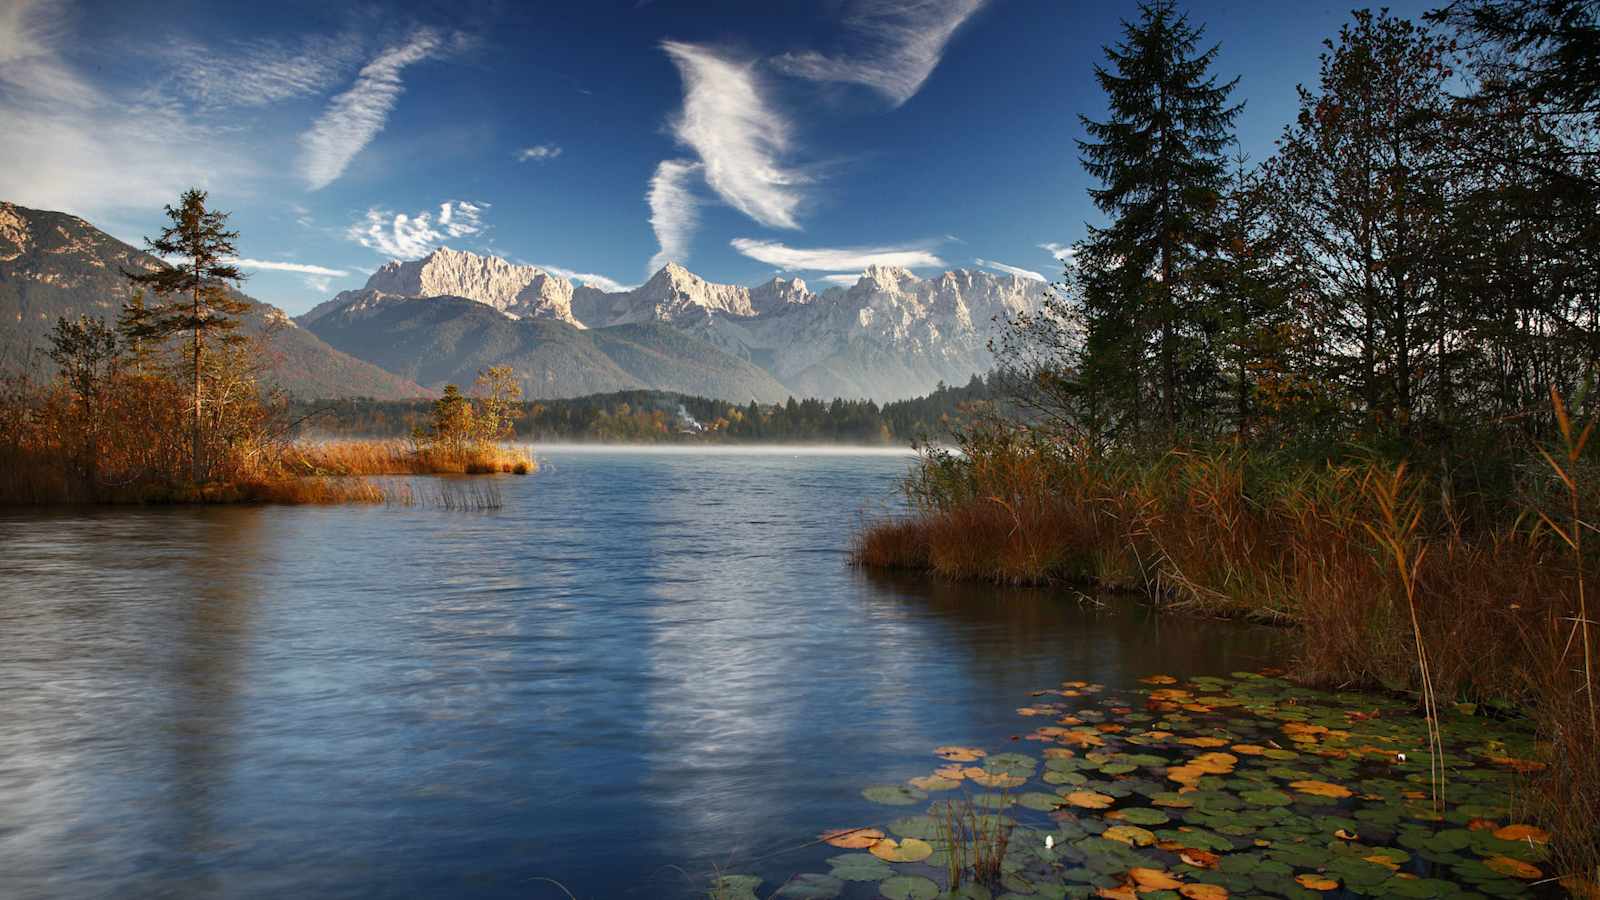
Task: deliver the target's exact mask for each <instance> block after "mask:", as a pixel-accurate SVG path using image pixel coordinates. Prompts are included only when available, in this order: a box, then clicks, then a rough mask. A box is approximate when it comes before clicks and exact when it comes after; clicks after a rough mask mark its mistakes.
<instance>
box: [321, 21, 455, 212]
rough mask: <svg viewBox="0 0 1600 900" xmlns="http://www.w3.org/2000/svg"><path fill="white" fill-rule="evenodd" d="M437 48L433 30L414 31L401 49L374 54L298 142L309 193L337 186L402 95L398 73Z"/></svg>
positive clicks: (435, 35)
mask: <svg viewBox="0 0 1600 900" xmlns="http://www.w3.org/2000/svg"><path fill="white" fill-rule="evenodd" d="M442 43H443V41H442V39H441V38H440V36H439V33H438V32H436V31H434V30H433V29H431V28H420V29H418V30H417V31H415V32H413V33H412V35H411V37H410V38H408V39H407V40H406V41H405V42H404V43H400V44H397V45H395V46H393V47H390V48H389V49H387V50H385V51H383V52H382V53H380V54H378V55H377V57H375V58H374V59H373V60H372V62H369V63H367V64H366V66H365V67H363V68H362V70H361V74H360V75H359V76H357V77H356V83H355V84H354V85H352V86H351V87H350V89H349V90H347V91H345V92H344V93H342V94H340V95H338V96H337V97H334V98H333V100H332V101H331V102H330V103H329V104H328V108H327V109H326V110H325V111H323V113H322V116H321V117H320V118H318V119H317V121H316V122H315V123H313V124H312V126H311V130H309V131H307V132H306V133H305V134H302V135H301V136H300V147H301V162H300V169H301V175H302V176H303V177H304V178H305V181H306V184H307V185H308V186H309V187H310V188H311V189H312V190H314V191H315V190H321V189H322V188H325V187H327V186H328V185H330V184H332V183H333V182H334V181H336V180H338V178H339V176H340V175H343V174H344V170H345V168H346V167H348V166H349V165H350V161H351V160H353V159H355V157H356V154H357V153H360V152H361V150H362V148H364V147H366V146H367V144H369V143H371V142H372V139H373V138H375V137H377V136H378V133H379V132H381V131H383V126H384V124H385V123H387V122H388V120H389V112H390V111H391V110H393V109H394V105H395V103H396V102H398V101H399V99H400V94H401V93H402V92H403V91H404V90H405V87H404V85H403V84H401V81H400V75H401V73H402V72H404V71H405V69H406V67H407V66H410V65H413V64H415V63H419V62H422V61H423V60H425V59H428V58H429V57H431V56H433V55H435V54H436V53H437V52H438V51H439V50H440V48H441V46H442Z"/></svg>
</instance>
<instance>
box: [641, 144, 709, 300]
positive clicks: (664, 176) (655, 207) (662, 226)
mask: <svg viewBox="0 0 1600 900" xmlns="http://www.w3.org/2000/svg"><path fill="white" fill-rule="evenodd" d="M700 168H701V167H700V164H699V163H695V162H689V161H688V160H682V159H664V160H662V161H661V164H660V165H658V166H656V174H655V175H653V176H651V178H650V193H649V194H647V195H646V199H648V200H649V201H650V227H651V228H652V229H654V230H655V233H656V243H657V244H658V245H660V247H661V249H660V250H658V251H657V252H656V255H655V256H652V257H650V267H649V268H650V271H652V272H654V271H656V270H658V269H660V268H661V267H662V266H664V265H666V264H667V263H669V262H683V261H685V260H687V259H688V258H689V238H690V237H691V236H693V234H694V228H695V224H696V223H697V222H698V221H699V219H700V214H699V210H698V207H699V201H698V200H697V199H696V198H695V196H694V191H692V190H690V187H689V181H690V180H691V179H692V178H693V177H694V176H695V174H696V173H698V172H699V171H700Z"/></svg>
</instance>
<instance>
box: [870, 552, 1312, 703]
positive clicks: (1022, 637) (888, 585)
mask: <svg viewBox="0 0 1600 900" xmlns="http://www.w3.org/2000/svg"><path fill="white" fill-rule="evenodd" d="M858 572H859V577H861V578H862V579H863V580H864V581H865V582H866V583H867V584H870V585H871V586H872V587H873V588H874V589H875V590H874V591H873V592H872V593H873V595H874V596H876V597H878V598H880V599H879V602H881V603H895V604H900V605H902V606H903V607H905V608H907V609H908V610H915V611H919V612H922V613H924V614H932V615H934V616H936V617H937V618H938V619H939V620H941V621H947V622H949V623H950V627H949V628H948V631H949V632H950V634H951V635H952V636H954V637H955V638H957V639H958V641H959V642H960V644H961V645H962V646H963V647H964V648H965V649H966V650H967V651H968V652H969V653H970V654H971V656H972V663H973V664H974V665H975V666H976V673H977V674H979V675H982V674H985V673H988V674H996V673H998V672H1000V671H1004V672H1006V673H1011V672H1013V671H1014V669H1015V667H1016V661H1017V660H1018V659H1024V658H1038V659H1044V660H1054V661H1063V662H1065V663H1066V666H1067V668H1068V669H1069V670H1070V675H1071V677H1076V678H1084V679H1089V680H1094V681H1103V682H1107V683H1115V682H1131V680H1132V679H1135V678H1139V677H1142V676H1144V675H1148V674H1151V673H1154V672H1157V671H1167V670H1172V671H1174V672H1179V673H1184V674H1203V673H1213V672H1215V673H1227V672H1231V671H1235V670H1238V669H1249V668H1258V667H1260V666H1263V665H1268V664H1273V663H1278V662H1281V661H1282V659H1283V656H1282V654H1283V653H1284V652H1286V649H1285V645H1284V643H1283V637H1282V632H1281V631H1280V630H1279V629H1275V628H1268V627H1265V626H1252V625H1242V624H1240V623H1237V622H1218V621H1208V620H1197V619H1193V618H1184V617H1163V616H1161V615H1158V614H1157V613H1156V612H1155V611H1154V610H1152V609H1151V608H1150V607H1149V606H1147V605H1145V604H1143V603H1142V602H1141V601H1139V600H1138V599H1136V598H1134V597H1133V596H1132V595H1126V594H1104V595H1099V596H1095V597H1092V598H1080V596H1079V595H1078V594H1077V593H1076V592H1074V591H1071V590H1047V589H1040V588H999V587H994V586H992V585H980V584H971V583H962V582H952V581H945V580H941V579H936V578H930V577H928V576H927V575H925V574H922V573H916V572H895V571H889V570H882V569H861V570H858ZM1080 599H1082V600H1083V601H1084V602H1080ZM1039 686H1040V687H1048V686H1049V685H1044V684H1041V685H1039Z"/></svg>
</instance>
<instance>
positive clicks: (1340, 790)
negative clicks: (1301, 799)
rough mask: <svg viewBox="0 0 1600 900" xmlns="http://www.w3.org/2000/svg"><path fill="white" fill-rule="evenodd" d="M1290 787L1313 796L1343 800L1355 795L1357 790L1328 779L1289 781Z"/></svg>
mask: <svg viewBox="0 0 1600 900" xmlns="http://www.w3.org/2000/svg"><path fill="white" fill-rule="evenodd" d="M1289 787H1291V788H1293V789H1294V790H1296V791H1298V792H1300V793H1302V794H1310V795H1311V796H1313V797H1331V798H1333V799H1335V800H1343V799H1344V798H1346V797H1353V796H1355V792H1354V791H1352V790H1350V789H1349V788H1347V787H1343V786H1341V785H1337V784H1333V783H1331V782H1327V781H1309V780H1308V781H1292V782H1290V783H1289Z"/></svg>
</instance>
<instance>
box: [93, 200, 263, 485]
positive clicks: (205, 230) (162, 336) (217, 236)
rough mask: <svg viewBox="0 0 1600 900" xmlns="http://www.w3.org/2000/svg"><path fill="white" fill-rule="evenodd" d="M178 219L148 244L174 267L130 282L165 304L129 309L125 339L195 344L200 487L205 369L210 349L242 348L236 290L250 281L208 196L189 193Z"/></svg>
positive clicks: (191, 353) (232, 235)
mask: <svg viewBox="0 0 1600 900" xmlns="http://www.w3.org/2000/svg"><path fill="white" fill-rule="evenodd" d="M166 213H167V218H168V219H169V220H170V224H168V225H167V226H166V227H165V228H163V229H162V231H161V235H160V236H159V237H156V238H146V239H145V246H146V249H148V250H149V252H150V253H152V254H155V255H156V256H159V257H161V258H162V259H164V260H172V261H173V262H172V264H170V265H164V266H161V267H160V268H157V269H155V270H154V271H149V272H126V273H124V274H126V275H127V277H128V278H129V280H131V281H132V282H133V283H134V284H136V285H139V286H140V287H145V288H149V289H150V291H151V292H153V293H154V294H155V295H156V296H158V297H161V298H164V302H162V303H159V304H156V305H154V306H147V307H144V308H143V309H137V308H135V307H132V306H130V307H128V308H127V309H125V310H124V315H123V322H124V325H123V334H124V336H125V337H126V338H127V339H128V340H129V341H141V342H142V341H151V342H154V343H156V344H162V343H165V342H166V341H168V340H170V339H172V338H174V337H179V336H186V337H187V338H188V341H189V346H188V352H187V354H186V355H187V357H188V359H189V366H188V373H187V374H188V377H189V378H190V381H191V385H190V386H191V389H192V400H193V404H192V409H191V411H190V413H191V417H190V471H191V476H192V478H193V479H194V481H195V482H196V483H199V482H201V481H202V480H203V476H204V474H205V468H204V461H203V457H204V449H203V448H204V444H203V441H202V435H201V422H202V417H203V406H204V403H205V378H204V368H205V363H206V354H207V352H208V346H207V344H208V342H210V343H211V344H214V345H217V346H216V347H212V348H210V349H211V350H213V351H214V350H218V349H222V348H223V346H224V345H228V344H238V343H239V342H241V341H242V340H243V338H242V336H240V335H238V334H236V333H235V330H236V329H237V328H238V327H239V325H240V319H239V316H241V315H243V314H244V313H245V312H247V311H248V310H249V308H250V306H249V304H248V303H246V302H245V301H243V300H242V299H240V298H238V297H237V296H235V295H234V294H233V293H232V292H231V289H234V288H237V287H238V285H239V284H240V283H241V282H242V281H243V280H244V274H243V273H242V272H240V271H239V268H238V266H236V265H234V264H233V262H232V260H233V259H234V258H235V256H236V253H237V251H236V248H235V246H234V242H235V241H236V240H238V237H239V233H238V232H236V231H230V230H228V227H227V225H228V214H227V213H224V212H221V211H218V210H213V209H209V208H207V206H206V192H205V191H201V190H189V191H185V192H184V194H183V196H182V197H181V198H180V199H179V202H178V205H177V206H176V207H174V206H168V207H167V208H166Z"/></svg>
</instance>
